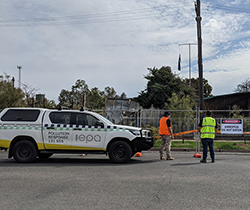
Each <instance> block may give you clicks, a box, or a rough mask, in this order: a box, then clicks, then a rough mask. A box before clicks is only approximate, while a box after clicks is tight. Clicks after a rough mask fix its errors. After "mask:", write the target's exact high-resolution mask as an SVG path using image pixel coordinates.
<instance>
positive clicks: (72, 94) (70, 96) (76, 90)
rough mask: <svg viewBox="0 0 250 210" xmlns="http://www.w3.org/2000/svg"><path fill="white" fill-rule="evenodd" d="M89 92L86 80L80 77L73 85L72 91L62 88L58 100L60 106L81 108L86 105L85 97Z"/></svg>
mask: <svg viewBox="0 0 250 210" xmlns="http://www.w3.org/2000/svg"><path fill="white" fill-rule="evenodd" d="M88 93H89V88H88V85H87V84H86V82H85V81H84V80H81V79H78V80H77V81H76V82H75V84H74V85H73V86H72V87H71V91H68V90H65V89H62V90H61V92H60V94H59V96H58V101H59V105H60V106H66V107H71V108H72V109H79V106H84V98H86V96H87V95H88Z"/></svg>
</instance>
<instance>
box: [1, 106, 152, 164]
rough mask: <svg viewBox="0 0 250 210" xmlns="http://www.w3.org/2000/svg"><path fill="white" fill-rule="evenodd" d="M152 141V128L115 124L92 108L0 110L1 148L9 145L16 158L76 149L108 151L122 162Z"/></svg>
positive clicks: (81, 151) (23, 159) (27, 159)
mask: <svg viewBox="0 0 250 210" xmlns="http://www.w3.org/2000/svg"><path fill="white" fill-rule="evenodd" d="M153 144H154V140H153V133H152V131H151V130H149V129H142V128H138V127H132V126H123V125H114V124H113V123H112V122H110V121H109V120H107V119H106V118H104V117H103V116H101V115H99V114H97V113H94V112H90V111H77V110H53V109H43V108H6V109H4V110H3V111H2V112H1V113H0V149H8V152H9V155H8V157H9V158H11V157H14V159H15V160H16V161H17V162H22V163H25V162H33V161H35V159H36V158H37V157H38V158H49V157H50V156H52V155H53V154H54V153H76V154H106V155H108V156H109V158H110V160H111V161H113V162H119V163H122V162H127V161H129V160H130V159H131V157H133V156H134V155H135V153H136V152H141V151H142V150H148V149H150V148H151V147H152V146H153Z"/></svg>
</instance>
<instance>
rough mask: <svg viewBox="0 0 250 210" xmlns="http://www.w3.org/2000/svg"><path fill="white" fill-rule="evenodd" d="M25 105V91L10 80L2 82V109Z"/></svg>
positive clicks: (0, 95)
mask: <svg viewBox="0 0 250 210" xmlns="http://www.w3.org/2000/svg"><path fill="white" fill-rule="evenodd" d="M15 106H18V107H25V106H26V103H25V101H24V93H23V92H22V90H21V89H19V88H18V89H17V88H15V87H14V86H13V84H12V83H11V82H9V81H5V80H4V81H1V82H0V109H4V108H7V107H15Z"/></svg>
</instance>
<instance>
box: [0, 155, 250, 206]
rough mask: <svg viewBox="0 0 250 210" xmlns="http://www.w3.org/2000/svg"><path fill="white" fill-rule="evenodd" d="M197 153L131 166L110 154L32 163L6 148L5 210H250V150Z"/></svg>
mask: <svg viewBox="0 0 250 210" xmlns="http://www.w3.org/2000/svg"><path fill="white" fill-rule="evenodd" d="M193 154H194V153H193V152H173V153H172V155H173V156H174V157H175V160H174V161H160V160H159V154H158V152H157V151H149V152H143V153H142V157H134V158H133V159H132V160H131V161H130V162H129V163H127V164H113V163H111V162H110V161H109V159H108V158H107V157H106V156H103V155H101V156H100V155H99V156H97V155H88V156H86V157H81V156H78V155H54V156H52V157H51V158H50V159H48V160H38V161H37V162H35V163H31V164H20V163H16V162H15V161H14V160H13V159H7V152H3V151H2V152H0V178H1V182H0V209H1V210H9V209H11V210H38V209H39V210H40V209H44V210H45V209H46V210H50V209H51V210H57V209H58V210H63V209H67V210H75V209H81V210H85V209H86V210H92V209H98V210H99V209H105V210H106V209H110V210H123V209H124V210H125V209H126V210H130V209H131V210H132V209H133V210H138V209H139V210H147V209H148V210H154V209H155V210H156V209H157V210H159V209H164V210H165V209H166V210H171V209H173V210H183V209H190V210H196V209H197V210H205V209H211V210H231V209H235V210H236V209H237V210H239V209H244V210H245V209H250V196H249V195H250V154H249V153H248V154H244V153H238V154H237V153H216V162H215V163H210V162H209V163H206V164H204V163H199V160H200V159H198V158H194V157H193Z"/></svg>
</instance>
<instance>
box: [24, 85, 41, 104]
mask: <svg viewBox="0 0 250 210" xmlns="http://www.w3.org/2000/svg"><path fill="white" fill-rule="evenodd" d="M22 90H23V92H24V94H25V97H26V103H27V106H28V107H33V106H34V98H35V96H36V92H37V91H38V90H39V89H38V88H33V87H32V86H31V85H29V84H27V83H23V84H22Z"/></svg>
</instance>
